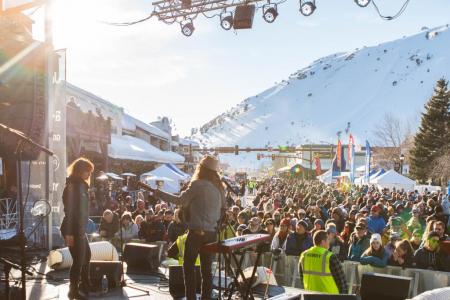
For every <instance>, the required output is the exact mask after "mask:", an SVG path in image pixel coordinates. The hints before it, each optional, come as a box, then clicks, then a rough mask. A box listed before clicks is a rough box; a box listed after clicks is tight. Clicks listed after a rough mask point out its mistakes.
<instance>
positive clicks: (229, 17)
mask: <svg viewBox="0 0 450 300" xmlns="http://www.w3.org/2000/svg"><path fill="white" fill-rule="evenodd" d="M220 26H221V27H222V28H223V29H224V30H230V29H231V28H233V14H232V13H231V12H230V13H223V14H221V15H220Z"/></svg>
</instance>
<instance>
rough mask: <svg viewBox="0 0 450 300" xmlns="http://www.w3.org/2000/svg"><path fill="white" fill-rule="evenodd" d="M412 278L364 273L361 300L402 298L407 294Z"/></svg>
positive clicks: (396, 299)
mask: <svg viewBox="0 0 450 300" xmlns="http://www.w3.org/2000/svg"><path fill="white" fill-rule="evenodd" d="M411 280H412V278H410V277H403V276H394V275H386V274H378V273H364V274H363V275H362V279H361V300H377V299H383V300H404V299H406V298H408V296H409V287H410V284H411Z"/></svg>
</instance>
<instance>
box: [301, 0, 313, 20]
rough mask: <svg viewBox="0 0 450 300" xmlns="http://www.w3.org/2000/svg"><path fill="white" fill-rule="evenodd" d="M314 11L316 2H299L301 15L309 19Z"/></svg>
mask: <svg viewBox="0 0 450 300" xmlns="http://www.w3.org/2000/svg"><path fill="white" fill-rule="evenodd" d="M315 10H316V0H312V1H306V0H300V12H301V14H302V15H304V16H306V17H309V16H310V15H312V14H313V13H314V11H315Z"/></svg>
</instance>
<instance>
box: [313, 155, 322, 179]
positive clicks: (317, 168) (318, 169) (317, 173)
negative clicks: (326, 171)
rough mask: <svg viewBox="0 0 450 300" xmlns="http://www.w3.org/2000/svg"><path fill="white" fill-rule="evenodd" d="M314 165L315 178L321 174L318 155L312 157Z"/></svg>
mask: <svg viewBox="0 0 450 300" xmlns="http://www.w3.org/2000/svg"><path fill="white" fill-rule="evenodd" d="M314 163H315V164H316V176H319V175H320V174H321V173H322V167H321V165H320V157H319V156H318V155H316V157H314Z"/></svg>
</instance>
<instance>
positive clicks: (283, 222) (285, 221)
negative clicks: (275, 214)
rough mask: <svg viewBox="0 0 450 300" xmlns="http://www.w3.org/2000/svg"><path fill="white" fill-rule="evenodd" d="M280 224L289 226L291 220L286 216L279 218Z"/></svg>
mask: <svg viewBox="0 0 450 300" xmlns="http://www.w3.org/2000/svg"><path fill="white" fill-rule="evenodd" d="M280 225H285V226H288V227H289V225H291V220H290V219H288V218H284V219H283V220H281V222H280Z"/></svg>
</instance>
